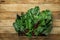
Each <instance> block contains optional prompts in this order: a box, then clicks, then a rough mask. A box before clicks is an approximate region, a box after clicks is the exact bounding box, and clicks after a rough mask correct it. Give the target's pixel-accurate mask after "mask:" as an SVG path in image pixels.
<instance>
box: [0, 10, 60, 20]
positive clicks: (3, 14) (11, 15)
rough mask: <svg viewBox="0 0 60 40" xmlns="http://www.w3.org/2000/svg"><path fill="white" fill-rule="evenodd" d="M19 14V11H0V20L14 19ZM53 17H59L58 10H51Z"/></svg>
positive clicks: (59, 12)
mask: <svg viewBox="0 0 60 40" xmlns="http://www.w3.org/2000/svg"><path fill="white" fill-rule="evenodd" d="M17 14H19V15H21V12H0V20H1V19H4V20H5V19H16V15H17ZM52 16H53V19H60V11H53V12H52Z"/></svg>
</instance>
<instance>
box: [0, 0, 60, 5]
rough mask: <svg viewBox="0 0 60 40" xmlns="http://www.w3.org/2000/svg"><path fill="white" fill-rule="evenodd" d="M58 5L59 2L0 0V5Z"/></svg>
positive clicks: (51, 0) (52, 0) (45, 0)
mask: <svg viewBox="0 0 60 40" xmlns="http://www.w3.org/2000/svg"><path fill="white" fill-rule="evenodd" d="M45 3H46V4H48V3H49V4H60V0H31V1H30V0H0V4H45Z"/></svg>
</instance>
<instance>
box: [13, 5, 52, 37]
mask: <svg viewBox="0 0 60 40" xmlns="http://www.w3.org/2000/svg"><path fill="white" fill-rule="evenodd" d="M13 26H14V28H15V30H16V31H17V32H19V31H20V32H25V31H26V30H28V31H27V32H25V34H26V35H27V36H28V37H32V34H34V35H36V36H38V35H41V34H44V35H48V34H50V32H51V30H52V14H51V11H50V10H43V11H41V12H40V8H39V6H36V7H35V8H31V9H29V10H28V11H27V12H26V13H23V12H22V13H21V16H20V15H18V14H17V18H16V20H15V22H14V23H13Z"/></svg>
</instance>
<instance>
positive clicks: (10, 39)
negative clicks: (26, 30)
mask: <svg viewBox="0 0 60 40" xmlns="http://www.w3.org/2000/svg"><path fill="white" fill-rule="evenodd" d="M0 35H1V34H0ZM2 35H3V37H1V36H0V39H1V40H5V39H6V40H29V39H31V40H36V39H37V40H60V34H50V35H48V36H46V37H41V36H38V37H35V36H32V38H28V37H26V36H17V35H16V34H15V35H14V34H13V35H12V34H7V33H6V34H4V33H3V34H2ZM7 35H8V36H7ZM9 35H10V36H9Z"/></svg>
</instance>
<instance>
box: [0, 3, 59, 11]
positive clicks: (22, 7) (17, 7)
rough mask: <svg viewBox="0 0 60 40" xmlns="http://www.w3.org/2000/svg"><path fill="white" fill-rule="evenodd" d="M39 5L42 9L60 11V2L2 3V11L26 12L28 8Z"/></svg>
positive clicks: (0, 8) (0, 9)
mask: <svg viewBox="0 0 60 40" xmlns="http://www.w3.org/2000/svg"><path fill="white" fill-rule="evenodd" d="M35 6H39V7H40V10H41V11H42V10H46V9H48V10H51V11H60V4H0V11H11V12H16V11H17V12H26V11H27V10H28V9H30V8H33V7H35Z"/></svg>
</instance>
